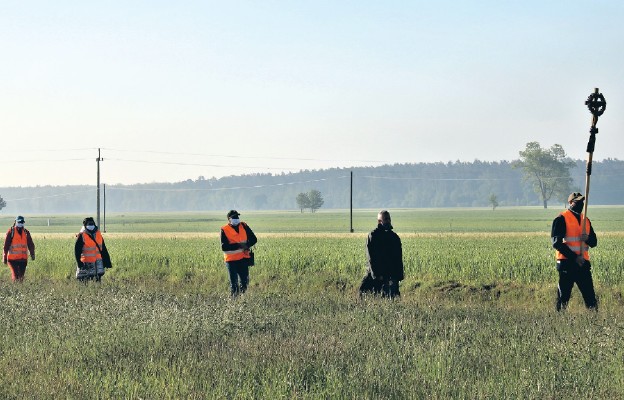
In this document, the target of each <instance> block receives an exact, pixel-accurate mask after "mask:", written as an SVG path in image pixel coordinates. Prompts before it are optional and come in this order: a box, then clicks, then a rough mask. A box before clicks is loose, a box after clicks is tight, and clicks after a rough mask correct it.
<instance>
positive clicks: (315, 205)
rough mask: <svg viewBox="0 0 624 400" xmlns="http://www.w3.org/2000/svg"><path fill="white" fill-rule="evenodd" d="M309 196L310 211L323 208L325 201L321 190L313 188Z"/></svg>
mask: <svg viewBox="0 0 624 400" xmlns="http://www.w3.org/2000/svg"><path fill="white" fill-rule="evenodd" d="M308 198H309V199H310V211H312V212H316V210H318V209H319V208H321V207H322V206H323V204H324V203H325V200H323V196H322V195H321V192H319V191H318V190H316V189H312V190H310V192H308Z"/></svg>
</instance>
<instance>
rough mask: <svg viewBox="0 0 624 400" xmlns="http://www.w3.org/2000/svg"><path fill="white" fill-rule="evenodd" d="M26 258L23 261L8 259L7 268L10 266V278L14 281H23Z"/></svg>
mask: <svg viewBox="0 0 624 400" xmlns="http://www.w3.org/2000/svg"><path fill="white" fill-rule="evenodd" d="M27 263H28V261H27V260H24V261H9V262H8V264H9V268H11V279H13V280H14V281H19V282H21V281H23V280H24V274H25V273H26V264H27Z"/></svg>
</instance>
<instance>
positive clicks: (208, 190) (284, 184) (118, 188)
mask: <svg viewBox="0 0 624 400" xmlns="http://www.w3.org/2000/svg"><path fill="white" fill-rule="evenodd" d="M344 178H348V176H346V175H345V176H337V177H332V178H321V179H311V180H307V181H298V182H283V183H274V184H271V185H252V186H231V187H224V188H209V189H206V188H204V189H162V188H153V189H151V188H126V187H115V186H110V185H108V186H106V189H107V190H121V191H144V192H214V191H221V190H238V189H259V188H267V187H277V186H288V185H297V184H301V183H312V182H324V181H329V180H332V179H344Z"/></svg>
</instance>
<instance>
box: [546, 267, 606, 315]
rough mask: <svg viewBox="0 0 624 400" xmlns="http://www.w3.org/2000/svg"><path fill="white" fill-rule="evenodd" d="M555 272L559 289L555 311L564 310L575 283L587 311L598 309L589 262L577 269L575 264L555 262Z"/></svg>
mask: <svg viewBox="0 0 624 400" xmlns="http://www.w3.org/2000/svg"><path fill="white" fill-rule="evenodd" d="M557 270H558V271H559V287H558V288H557V305H556V308H557V311H560V310H562V309H565V308H566V307H567V306H568V302H569V301H570V296H571V295H572V288H573V287H574V284H575V283H576V286H578V288H579V290H580V292H581V295H582V296H583V300H584V301H585V306H586V307H587V308H589V309H593V310H597V309H598V300H597V299H596V292H595V291H594V281H593V279H592V274H591V264H590V263H589V261H586V262H585V265H583V266H582V267H579V266H578V265H577V264H576V263H574V262H570V261H567V260H562V261H559V262H557Z"/></svg>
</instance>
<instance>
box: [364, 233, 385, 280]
mask: <svg viewBox="0 0 624 400" xmlns="http://www.w3.org/2000/svg"><path fill="white" fill-rule="evenodd" d="M366 262H367V264H368V271H369V272H370V274H371V277H372V278H373V279H378V278H379V279H381V278H382V277H381V276H379V275H378V274H377V273H378V272H379V271H377V270H376V267H377V265H376V254H375V245H374V243H373V234H372V233H369V234H368V238H366Z"/></svg>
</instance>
